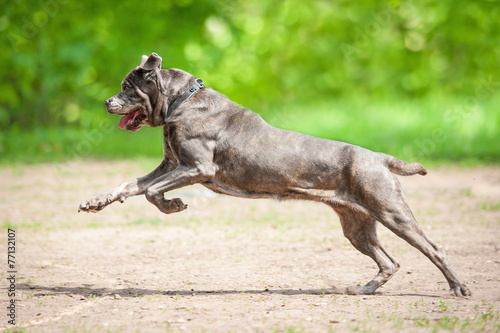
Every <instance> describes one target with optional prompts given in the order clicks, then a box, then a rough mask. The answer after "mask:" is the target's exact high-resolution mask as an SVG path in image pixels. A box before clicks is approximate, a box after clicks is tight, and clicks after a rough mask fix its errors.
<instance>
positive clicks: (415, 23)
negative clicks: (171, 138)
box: [0, 0, 500, 162]
mask: <svg viewBox="0 0 500 333" xmlns="http://www.w3.org/2000/svg"><path fill="white" fill-rule="evenodd" d="M499 17H500V4H499V2H498V1H464V0H458V1H452V0H440V1H418V2H416V1H391V2H388V3H387V2H381V1H375V0H367V1H298V0H290V1H274V0H271V1H270V0H265V1H264V0H257V1H247V0H241V1H237V0H234V1H229V0H227V1H226V0H221V1H215V0H213V1H212V0H199V1H191V0H180V1H170V0H164V1H158V2H137V1H127V0H125V1H123V0H120V1H116V0H112V1H72V0H40V1H28V0H24V1H20V0H11V1H8V2H6V3H5V4H3V5H2V13H1V14H0V41H1V43H2V45H3V46H2V52H0V91H1V94H0V129H1V133H2V134H1V136H0V152H1V153H3V154H4V156H5V157H6V158H5V159H4V161H6V160H10V161H13V160H20V161H25V160H33V159H37V158H38V159H41V160H44V159H52V158H58V156H59V157H63V158H68V157H71V158H73V157H79V156H82V155H87V154H93V155H100V156H111V157H122V156H123V157H125V156H128V155H130V154H143V155H153V154H157V153H158V152H160V151H161V142H157V141H158V140H157V138H158V137H159V136H161V133H157V132H159V131H155V132H153V131H150V130H141V132H140V133H137V134H134V135H136V136H135V137H133V138H132V137H131V136H130V135H131V134H130V133H122V132H120V131H119V130H118V129H112V128H111V127H109V126H108V125H107V122H108V121H109V122H111V121H112V122H113V123H118V118H117V117H113V116H110V115H108V114H107V113H106V112H105V110H104V106H103V102H104V100H105V99H106V98H108V97H110V96H112V95H114V94H115V93H117V92H118V90H119V89H120V82H121V80H122V79H123V78H124V76H125V75H126V74H127V73H128V72H129V71H130V70H131V69H132V68H133V67H135V66H137V65H138V64H139V62H140V58H141V55H142V54H147V55H149V54H150V53H151V52H157V53H159V54H160V55H161V56H162V57H163V59H164V61H163V67H164V68H168V67H177V68H182V69H184V70H187V71H189V72H191V73H193V74H194V75H196V76H197V77H200V78H203V80H204V81H205V83H206V85H207V86H211V87H214V88H215V89H217V90H219V91H221V92H222V93H224V94H226V95H228V96H229V97H230V98H231V99H233V100H234V101H236V102H238V103H240V104H242V105H245V106H246V107H249V108H251V109H253V110H255V111H256V112H258V113H260V114H261V115H262V116H263V117H264V118H265V119H266V120H268V121H269V122H271V123H272V124H274V125H277V126H280V127H284V128H288V129H294V130H298V131H301V132H305V133H308V134H313V135H318V136H322V137H326V138H331V139H338V140H344V141H348V142H352V143H355V144H361V145H364V146H366V147H368V148H371V149H374V150H384V151H386V152H388V153H392V154H395V155H398V157H401V158H410V159H414V158H424V159H430V160H435V159H444V160H448V161H465V160H476V161H480V162H499V161H500V152H499V149H498V141H499V134H498V130H499V127H500V126H499V125H500V112H499V111H498V101H499V100H500V99H499V98H498V95H499V94H498V92H499V90H500V76H499V75H498V68H499V66H498V64H499V59H500V34H498V32H499V31H500V20H498V18H499ZM113 126H114V125H113ZM108 127H109V128H108ZM103 128H106V130H104V129H103ZM96 129H97V130H98V131H100V133H96V132H95V130H96ZM89 138H91V139H89ZM82 140H87V141H93V143H91V145H90V146H89V147H88V149H83V148H82V149H80V151H75V147H77V145H78V143H81V142H82ZM127 141H128V142H127ZM132 141H134V142H135V143H131V142H132ZM149 142H151V143H149ZM145 143H146V144H145ZM27 156H28V157H27ZM35 156H36V157H37V158H34V157H35Z"/></svg>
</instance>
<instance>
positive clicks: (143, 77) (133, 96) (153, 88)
mask: <svg viewBox="0 0 500 333" xmlns="http://www.w3.org/2000/svg"><path fill="white" fill-rule="evenodd" d="M161 62H162V58H161V57H160V56H159V55H158V54H156V53H152V54H151V55H150V56H149V57H148V56H142V61H141V64H140V65H139V66H138V67H136V68H134V69H133V70H132V71H131V72H130V73H129V74H128V75H127V76H126V77H125V79H124V80H123V82H122V89H121V91H120V92H119V93H118V94H116V95H115V96H113V97H110V98H108V99H107V100H106V102H105V104H106V109H107V111H108V112H109V113H111V114H116V115H123V117H122V118H121V119H120V122H119V124H118V126H119V127H120V128H121V129H126V130H128V131H132V132H136V131H138V130H139V129H141V128H142V127H143V126H144V125H148V126H151V127H156V126H161V125H163V124H164V117H165V112H166V107H167V106H168V104H169V102H172V101H173V99H175V97H177V96H178V95H179V94H180V93H182V92H181V91H182V89H183V88H185V87H189V85H190V84H192V81H194V80H195V77H194V76H192V75H191V74H189V73H186V72H184V71H181V70H178V69H168V70H162V69H161Z"/></svg>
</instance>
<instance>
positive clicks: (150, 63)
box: [139, 52, 162, 71]
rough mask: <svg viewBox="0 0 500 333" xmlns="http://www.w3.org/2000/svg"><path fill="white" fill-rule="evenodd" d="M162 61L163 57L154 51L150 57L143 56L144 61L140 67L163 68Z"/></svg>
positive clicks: (148, 68) (147, 68)
mask: <svg viewBox="0 0 500 333" xmlns="http://www.w3.org/2000/svg"><path fill="white" fill-rule="evenodd" d="M161 61H162V59H161V57H160V56H159V55H158V54H156V53H154V52H153V53H151V55H150V56H149V58H146V56H142V62H141V65H140V66H139V67H140V68H142V69H144V70H147V71H150V70H152V69H156V68H157V69H161Z"/></svg>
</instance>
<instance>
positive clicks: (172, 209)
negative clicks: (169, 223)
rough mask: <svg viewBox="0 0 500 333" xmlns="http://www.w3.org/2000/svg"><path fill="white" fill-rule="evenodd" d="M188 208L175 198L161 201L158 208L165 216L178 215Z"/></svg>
mask: <svg viewBox="0 0 500 333" xmlns="http://www.w3.org/2000/svg"><path fill="white" fill-rule="evenodd" d="M187 207H188V206H187V205H186V204H184V203H183V202H182V200H181V199H179V198H175V199H170V200H166V199H165V200H163V202H162V204H161V206H160V207H158V208H159V209H160V211H162V212H163V213H165V214H172V213H178V212H181V211H183V210H185V209H186V208H187Z"/></svg>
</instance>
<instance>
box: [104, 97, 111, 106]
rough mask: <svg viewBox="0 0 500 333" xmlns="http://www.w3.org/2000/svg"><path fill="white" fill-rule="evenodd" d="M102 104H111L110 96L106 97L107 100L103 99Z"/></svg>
mask: <svg viewBox="0 0 500 333" xmlns="http://www.w3.org/2000/svg"><path fill="white" fill-rule="evenodd" d="M104 104H105V105H106V107H108V106H109V104H111V98H108V99H107V100H105V101H104Z"/></svg>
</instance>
